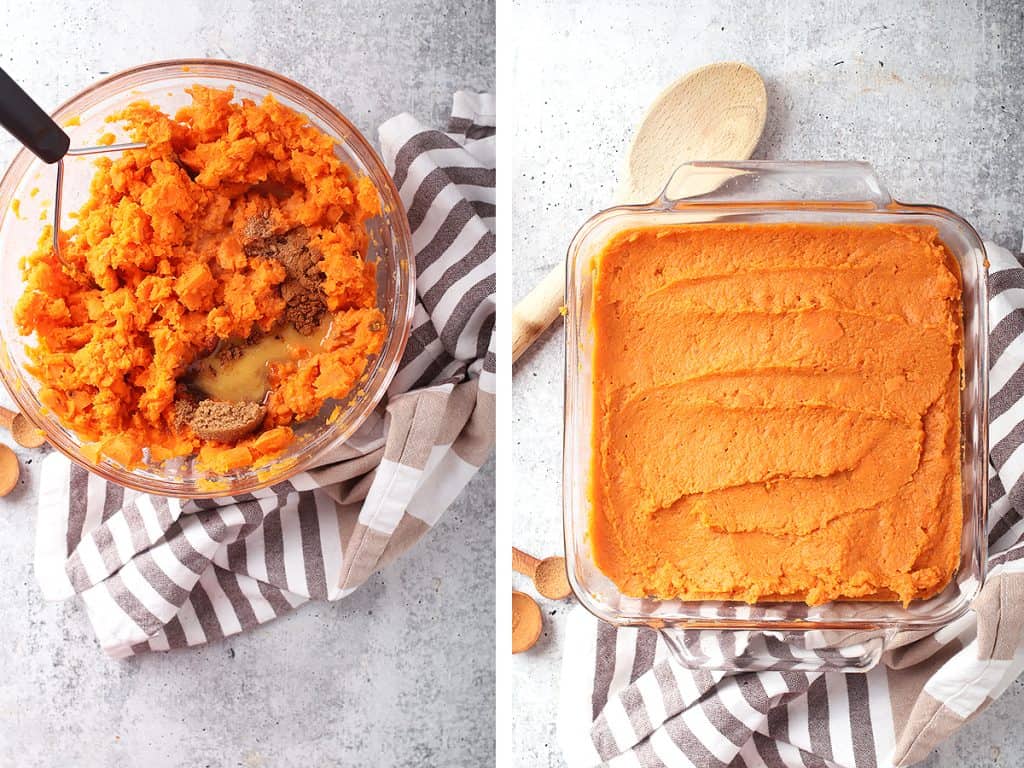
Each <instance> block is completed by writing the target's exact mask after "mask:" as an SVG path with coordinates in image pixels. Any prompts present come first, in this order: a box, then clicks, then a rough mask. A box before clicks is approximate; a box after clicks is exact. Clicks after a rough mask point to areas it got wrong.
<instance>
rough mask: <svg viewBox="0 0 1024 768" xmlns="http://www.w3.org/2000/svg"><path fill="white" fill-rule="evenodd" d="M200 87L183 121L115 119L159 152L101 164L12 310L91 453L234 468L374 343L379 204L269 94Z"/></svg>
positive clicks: (131, 462)
mask: <svg viewBox="0 0 1024 768" xmlns="http://www.w3.org/2000/svg"><path fill="white" fill-rule="evenodd" d="M189 93H190V95H191V97H192V103H191V104H190V105H189V106H186V107H184V108H182V109H181V110H179V111H178V112H177V114H175V115H173V116H170V115H167V114H164V113H163V112H161V111H160V109H158V108H157V107H156V106H154V105H152V104H149V103H147V102H141V101H140V102H136V103H134V104H132V105H130V106H129V107H128V108H127V109H126V110H124V111H123V112H121V113H118V114H116V115H112V116H111V117H110V118H108V120H110V121H111V122H121V123H123V125H124V127H125V129H126V130H127V132H128V133H129V134H130V135H131V137H132V139H133V140H135V141H139V142H145V144H146V147H145V148H144V149H139V150H134V151H130V152H125V153H124V154H123V155H121V156H119V157H117V158H116V159H113V160H112V159H110V158H104V159H101V160H99V161H97V163H96V172H95V175H94V177H93V179H92V184H91V186H90V197H89V199H88V200H87V201H86V203H85V204H84V205H83V206H82V207H81V209H80V210H78V211H77V213H75V214H73V218H74V220H75V223H74V225H73V226H72V227H71V228H70V229H69V230H67V231H62V232H61V233H60V243H61V255H62V260H61V259H58V258H57V256H56V254H55V253H54V251H53V249H52V247H51V246H50V237H51V235H50V232H49V230H48V229H47V231H44V232H43V233H42V236H41V237H40V240H39V245H38V246H37V248H36V250H35V252H33V253H32V254H30V255H28V256H27V257H26V258H25V259H24V260H23V262H22V269H23V274H24V278H25V285H26V287H25V291H24V294H23V295H22V297H21V299H20V300H19V302H18V304H17V306H16V308H15V319H16V322H17V324H18V328H19V330H20V332H21V333H22V334H24V335H32V334H35V340H34V345H33V346H30V347H29V349H28V356H29V363H28V364H27V369H28V372H29V373H30V374H32V375H33V376H34V377H35V378H36V379H38V381H39V383H40V392H39V397H40V400H41V401H42V402H43V404H44V405H45V406H47V407H48V408H49V409H51V410H52V411H53V413H54V414H55V415H56V416H57V417H58V418H59V419H60V421H61V422H62V423H63V424H64V425H65V426H66V427H68V428H69V429H71V430H73V431H74V432H75V433H76V434H77V435H78V437H79V438H80V439H81V440H82V441H83V453H85V455H86V456H87V457H88V458H90V459H92V460H94V461H95V460H99V459H100V457H102V456H106V457H109V458H110V459H113V460H114V461H116V462H119V463H121V464H122V465H124V466H126V467H129V468H131V467H134V466H137V465H138V464H140V463H141V462H142V461H143V459H144V457H145V454H146V453H148V459H149V460H150V461H157V462H159V461H163V460H166V459H170V458H173V457H179V456H190V455H198V464H199V466H200V467H201V468H205V469H208V470H210V471H214V472H221V473H223V472H228V471H231V470H234V469H239V468H243V467H248V466H251V465H253V464H254V463H255V462H257V461H259V460H261V459H265V458H268V457H272V456H274V455H276V454H279V453H280V452H282V451H283V450H284V449H286V448H287V447H288V445H289V444H291V442H292V441H293V440H294V434H293V432H292V426H293V425H294V424H295V423H298V422H302V421H306V420H309V419H310V418H312V417H313V416H315V415H316V414H317V413H318V412H319V411H320V409H321V408H322V407H323V405H324V404H325V402H327V401H328V400H331V399H338V398H342V397H345V396H346V395H347V394H348V393H349V392H350V390H351V389H352V388H353V386H354V385H355V384H356V382H358V381H359V379H360V377H362V376H363V374H364V372H365V370H366V367H367V365H368V362H369V360H370V359H371V358H372V356H374V355H376V354H378V353H379V352H380V350H381V348H382V346H383V344H384V340H385V336H386V325H385V320H384V316H383V314H382V312H381V311H380V309H379V308H378V307H377V302H376V296H377V287H376V271H375V268H374V265H373V264H372V263H368V262H367V261H366V259H365V256H366V251H367V246H368V234H367V230H366V221H367V220H368V219H369V218H371V217H373V216H376V215H377V214H379V212H380V203H379V198H378V195H377V191H376V190H375V189H374V187H373V185H372V183H371V182H370V180H369V179H367V178H365V177H361V176H356V175H355V174H354V173H353V172H352V171H351V170H350V169H349V168H348V167H346V166H345V165H344V164H343V163H342V162H341V161H340V160H339V159H338V158H337V156H336V155H335V152H334V146H335V145H334V139H332V138H331V137H330V136H328V135H326V134H325V133H323V132H321V131H320V130H318V129H316V128H315V127H313V126H311V125H309V123H308V121H307V119H306V118H305V117H304V116H302V115H300V114H298V113H296V112H294V111H293V110H291V109H289V108H288V107H285V106H284V105H282V104H280V103H279V102H277V101H276V100H275V99H274V98H273V96H269V95H268V96H267V97H266V98H264V99H263V101H262V102H260V103H256V102H253V101H251V100H247V99H242V100H237V101H236V100H235V99H234V92H233V90H232V89H227V90H216V89H209V88H205V87H202V86H198V85H196V86H193V87H192V88H191V89H189Z"/></svg>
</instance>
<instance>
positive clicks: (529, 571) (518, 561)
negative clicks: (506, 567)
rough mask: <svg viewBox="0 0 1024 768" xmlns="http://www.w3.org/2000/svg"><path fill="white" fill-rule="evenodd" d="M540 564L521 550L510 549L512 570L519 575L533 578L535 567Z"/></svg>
mask: <svg viewBox="0 0 1024 768" xmlns="http://www.w3.org/2000/svg"><path fill="white" fill-rule="evenodd" d="M539 564H540V560H538V559H537V558H536V557H534V556H533V555H528V554H526V553H525V552H523V550H521V549H516V548H515V547H512V570H514V571H515V572H516V573H521V574H523V576H529V577H530V578H531V579H532V578H533V574H534V573H536V572H537V566H538V565H539Z"/></svg>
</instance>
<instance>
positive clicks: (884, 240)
mask: <svg viewBox="0 0 1024 768" xmlns="http://www.w3.org/2000/svg"><path fill="white" fill-rule="evenodd" d="M592 306H593V334H594V359H593V370H594V374H593V375H594V381H593V395H594V412H593V417H594V431H593V455H592V467H591V480H592V482H591V488H590V495H591V499H592V504H593V506H592V519H591V529H590V536H591V543H592V547H593V553H594V557H595V559H596V562H597V565H598V566H599V567H600V568H601V569H602V571H604V572H605V573H606V574H607V575H608V576H609V577H610V578H611V579H612V580H613V581H614V582H615V583H616V584H617V585H618V586H619V588H620V589H621V590H622V591H623V592H624V593H626V594H629V595H633V596H655V597H661V598H675V597H680V598H683V599H690V600H697V599H724V600H743V601H748V602H757V601H760V600H777V599H788V600H794V599H795V600H803V601H806V602H807V603H809V604H817V603H822V602H826V601H829V600H838V599H868V598H873V599H883V600H900V601H902V602H904V603H907V602H909V601H910V600H913V599H915V598H924V597H928V596H930V595H932V594H934V593H936V592H938V591H940V590H941V589H942V588H943V587H944V586H945V585H946V584H947V583H948V582H949V579H950V577H951V575H952V574H953V572H954V570H955V569H956V567H957V564H958V562H959V554H960V536H961V523H962V508H961V496H960V418H959V415H960V410H959V409H960V371H961V346H962V327H961V320H960V318H961V309H960V283H959V279H958V272H957V268H956V266H955V263H954V262H953V259H952V256H951V255H950V253H949V252H948V251H947V249H946V247H945V246H944V245H943V243H942V241H941V240H940V239H939V237H938V234H937V233H936V231H935V230H934V229H932V228H926V227H914V226H872V227H861V226H824V225H796V224H786V225H783V224H774V225H759V224H758V225H755V224H705V225H688V226H680V227H670V228H645V229H636V230H632V231H628V232H625V233H622V234H620V235H618V236H616V238H615V239H613V240H612V241H611V242H610V243H608V244H607V245H606V247H605V248H604V250H603V251H602V252H601V254H600V255H599V257H598V260H597V266H596V277H595V284H594V298H593V305H592Z"/></svg>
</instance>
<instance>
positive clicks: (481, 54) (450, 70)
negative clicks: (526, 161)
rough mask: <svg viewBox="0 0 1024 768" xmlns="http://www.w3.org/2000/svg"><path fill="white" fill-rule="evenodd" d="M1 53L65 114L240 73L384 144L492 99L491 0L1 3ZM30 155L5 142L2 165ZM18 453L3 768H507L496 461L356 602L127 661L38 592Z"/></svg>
mask: <svg viewBox="0 0 1024 768" xmlns="http://www.w3.org/2000/svg"><path fill="white" fill-rule="evenodd" d="M0 39H2V41H3V44H2V46H0V66H3V68H4V69H5V70H7V72H8V73H9V74H10V75H11V76H12V77H14V78H15V79H17V80H19V81H20V82H21V83H22V85H23V86H24V87H25V88H26V89H27V90H28V91H29V92H30V93H31V94H33V96H34V97H35V98H36V99H37V100H38V101H39V102H40V103H41V104H42V105H43V106H44V107H47V108H53V107H55V106H56V105H57V104H58V103H60V102H61V101H63V100H64V99H66V98H68V97H69V96H71V95H73V94H74V93H76V92H77V91H79V90H81V89H82V88H83V87H84V86H85V85H87V84H88V83H89V82H91V81H93V80H96V79H97V78H99V77H101V76H102V75H104V74H107V73H111V72H116V71H118V70H120V69H124V68H126V67H129V66H133V65H136V64H141V63H144V62H147V61H152V60H156V59H166V58H177V57H183V56H209V57H217V58H230V59H236V60H239V61H245V62H248V63H251V64H256V65H259V66H263V67H267V68H269V69H273V70H276V71H278V72H281V73H283V74H285V75H288V76H289V77H292V78H294V79H296V80H298V81H299V82H301V83H304V84H306V85H308V86H309V87H311V88H312V89H313V90H315V91H317V92H319V93H320V94H321V95H323V96H324V97H326V98H327V99H328V100H329V101H331V102H332V103H334V104H335V105H337V106H338V107H339V108H340V109H341V110H342V111H343V112H345V113H346V114H347V115H348V116H349V117H350V118H351V119H352V120H353V121H354V122H355V123H356V125H357V126H358V127H359V128H360V130H362V131H363V133H364V134H366V135H367V136H368V137H369V138H371V141H372V142H373V143H374V144H376V131H377V126H378V125H379V124H380V122H382V121H383V120H385V119H387V118H388V117H390V116H392V115H393V114H396V113H397V112H400V111H409V112H411V113H413V114H414V115H417V116H418V117H420V119H421V120H424V121H425V122H430V123H433V124H437V125H441V124H443V122H444V121H445V120H446V118H447V115H448V109H449V106H450V99H451V94H452V93H453V92H454V91H455V90H457V89H458V88H472V89H477V90H490V89H493V88H494V5H493V3H492V2H482V3H471V4H465V3H460V2H449V1H447V0H391V1H390V2H369V1H367V2H331V1H330V0H324V1H322V2H309V1H307V2H283V1H282V2H245V1H242V0H238V1H232V2H212V1H210V2H207V1H205V0H175V1H174V2H145V3H143V2H133V1H131V0H123V1H122V2H109V1H105V2H63V3H54V2H50V3H15V2H13V0H3V1H2V2H0ZM0 133H2V132H0ZM15 149H16V146H15V144H14V142H13V141H12V140H11V139H10V137H9V136H8V135H7V134H6V133H2V137H0V164H2V165H4V166H6V163H7V162H8V160H9V159H10V158H11V157H12V156H13V154H14V152H15ZM0 399H2V400H3V401H4V402H5V403H7V404H9V403H10V401H9V400H8V399H7V397H6V393H3V396H2V398H0ZM0 440H3V441H4V442H8V443H10V440H9V439H8V437H7V436H6V435H5V434H3V435H0ZM19 455H20V458H21V461H22V477H23V480H22V483H21V485H20V486H19V487H18V488H17V489H16V490H15V491H14V492H13V493H12V494H11V495H9V496H8V497H6V498H5V499H3V500H2V501H0V638H2V639H0V766H2V767H3V768H35V767H36V766H39V767H42V766H47V767H48V766H54V767H60V768H66V767H67V766H75V767H76V768H78V767H82V768H93V767H94V766H96V767H100V768H120V767H121V766H124V767H125V768H128V767H131V768H135V767H136V766H145V767H146V768H198V767H200V766H214V767H215V768H222V767H224V766H245V767H246V768H261V767H266V768H277V767H278V766H285V767H291V766H296V767H297V766H303V767H304V768H305V767H306V766H328V765H331V766H334V765H360V766H430V767H432V766H483V765H491V764H493V761H494V757H493V756H494V735H493V733H494V714H493V713H494V682H493V681H494V639H493V637H494V634H493V633H494V630H493V627H494V589H493V581H494V577H493V574H494V490H493V489H494V466H493V463H491V464H488V465H487V466H486V467H485V468H484V470H483V471H482V472H480V474H479V475H478V476H477V477H476V478H475V479H474V481H473V482H472V483H471V484H470V486H469V487H468V488H467V489H466V491H465V492H464V493H463V494H462V496H461V497H460V498H459V500H458V501H457V502H456V503H455V504H454V505H453V507H452V508H451V509H449V510H448V512H447V513H446V514H445V517H444V518H443V520H442V522H441V523H440V524H439V525H438V526H437V527H436V528H435V529H434V530H433V531H431V532H430V533H429V534H428V535H427V537H426V539H425V540H424V541H423V542H421V543H420V545H419V546H418V547H417V548H416V549H415V550H413V551H412V552H410V553H409V554H408V555H407V556H406V557H405V558H403V559H402V560H401V561H399V562H398V563H396V564H395V565H393V566H392V567H391V568H389V569H387V570H386V571H384V572H382V573H380V574H378V575H377V576H376V577H375V578H374V579H373V580H372V581H371V582H370V583H368V584H366V585H365V586H364V587H363V588H361V589H360V590H358V591H357V592H356V593H355V594H353V595H352V596H351V597H349V598H348V599H346V600H344V601H342V602H340V603H337V604H316V605H307V606H305V607H303V608H301V609H300V610H299V611H298V612H297V613H295V614H293V615H291V616H289V617H286V618H284V619H281V620H278V621H276V622H273V623H271V624H269V625H267V626H265V627H263V628H261V629H259V630H257V631H255V632H252V633H250V634H245V635H241V636H238V637H235V638H233V639H230V640H228V641H225V642H219V643H215V644H213V645H210V646H207V647H204V648H201V649H199V650H194V651H182V652H175V653H171V654H161V655H150V656H144V657H141V658H135V659H132V660H129V661H112V660H110V659H107V658H106V657H105V656H104V655H103V654H102V653H101V652H100V651H99V649H98V647H97V645H96V643H95V641H94V639H93V636H92V633H91V629H90V627H89V625H88V620H87V618H86V616H85V612H84V609H83V608H82V607H81V605H80V603H78V602H68V603H59V604H47V603H44V602H43V601H42V599H41V597H40V595H39V591H38V589H37V588H36V585H35V581H34V577H33V575H32V546H33V518H34V510H35V505H36V494H37V488H38V482H39V477H38V473H37V472H36V468H37V467H38V462H39V458H40V454H39V453H31V452H25V451H20V452H19ZM453 660H457V663H453Z"/></svg>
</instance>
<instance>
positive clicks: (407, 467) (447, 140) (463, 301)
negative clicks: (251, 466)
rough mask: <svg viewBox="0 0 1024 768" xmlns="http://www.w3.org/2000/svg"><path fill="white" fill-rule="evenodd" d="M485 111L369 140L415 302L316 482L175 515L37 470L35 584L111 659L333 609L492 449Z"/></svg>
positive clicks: (180, 507) (51, 469) (466, 98)
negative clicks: (80, 621) (364, 402)
mask: <svg viewBox="0 0 1024 768" xmlns="http://www.w3.org/2000/svg"><path fill="white" fill-rule="evenodd" d="M494 114H495V109H494V97H493V96H491V95H488V94H476V93H465V92H460V93H457V94H456V95H455V98H454V108H453V111H452V117H451V122H450V124H449V129H448V132H447V133H443V132H441V131H437V130H430V129H428V128H425V127H424V126H422V125H421V124H420V123H418V122H417V121H416V120H415V119H414V118H413V117H411V116H410V115H405V114H403V115H399V116H397V117H395V118H393V119H391V120H389V121H388V122H386V123H385V124H384V125H382V126H381V127H380V142H381V148H382V154H383V157H384V161H385V163H386V164H387V165H388V168H389V169H391V170H392V173H393V176H394V179H395V183H396V186H397V187H398V189H399V192H400V194H401V197H402V201H403V203H404V204H405V206H406V209H407V210H408V214H409V220H410V224H411V229H412V235H413V242H414V246H415V251H416V271H417V280H416V295H417V303H416V309H415V317H414V320H413V329H412V335H411V337H410V339H409V343H408V346H407V347H406V350H405V355H404V357H403V359H402V363H401V367H400V369H399V371H398V373H397V374H396V376H395V378H394V380H393V381H392V384H391V386H390V388H389V390H388V395H387V397H386V399H385V402H384V403H383V404H382V406H381V407H380V408H379V409H378V411H377V412H376V413H374V414H373V415H372V416H371V418H370V419H368V420H367V421H366V422H365V423H364V424H363V426H362V427H361V428H360V429H359V431H358V432H357V433H356V434H355V436H354V437H353V438H352V439H351V440H349V441H348V442H347V443H346V444H345V445H343V446H341V447H340V448H339V449H338V450H337V451H335V452H334V453H333V455H331V456H329V457H328V458H327V459H326V460H325V461H324V463H323V464H322V465H321V466H318V467H316V468H315V469H312V470H310V471H308V472H304V473H301V474H299V475H296V476H295V477H293V478H291V480H289V481H287V482H283V483H279V484H278V485H275V486H273V487H271V488H267V489H265V490H263V491H259V492H255V493H251V494H246V495H244V496H239V497H229V498H226V499H218V500H216V501H210V500H206V501H187V502H182V501H178V500H175V499H166V498H160V497H156V496H149V495H146V494H141V493H137V492H133V491H130V490H126V489H125V488H122V487H120V486H118V485H115V484H113V483H107V482H105V481H104V480H103V479H101V478H100V477H98V476H96V475H93V474H91V473H89V472H86V471H85V470H84V469H82V468H81V467H79V466H78V465H76V464H71V463H70V462H69V461H68V460H67V459H65V458H64V457H63V456H62V455H60V454H57V453H53V454H51V455H49V456H48V457H47V458H46V459H45V460H44V462H43V472H42V481H41V482H42V492H41V495H40V502H39V518H38V522H37V534H36V555H35V570H36V577H37V579H38V581H39V584H40V586H41V588H42V591H43V594H44V595H45V596H46V597H47V598H49V599H56V600H60V599H67V598H69V597H72V596H73V595H76V594H79V595H81V596H82V599H83V601H84V602H85V605H86V608H87V610H88V614H89V618H90V620H91V621H92V624H93V627H94V629H95V631H96V635H97V637H98V638H99V641H100V645H101V646H102V647H103V649H104V650H105V651H106V652H107V653H109V654H111V655H112V656H128V655H131V654H134V653H139V652H142V651H147V650H166V649H169V648H177V647H182V646H190V645H198V644H200V643H204V642H207V641H210V640H215V639H218V638H222V637H225V636H228V635H232V634H235V633H237V632H241V631H243V630H246V629H249V628H252V627H254V626H256V625H258V624H262V623H263V622H266V621H269V620H270V619H273V618H275V617H277V616H279V615H281V614H282V613H285V612H287V611H290V610H291V609H293V608H295V607H297V606H299V605H301V604H302V603H304V602H306V601H308V600H338V599H340V598H342V597H344V596H345V595H347V594H349V593H350V592H352V591H353V590H355V589H356V588H357V587H358V586H359V585H360V584H362V583H363V582H364V581H366V580H367V578H368V577H369V576H370V575H371V574H372V573H373V572H374V571H375V570H378V569H380V568H381V567H383V566H385V565H386V564H387V563H388V562H390V561H392V560H393V559H394V558H395V557H397V556H398V555H400V554H401V553H402V552H404V551H405V550H407V549H408V548H409V547H410V546H412V545H413V544H414V543H415V542H416V541H417V540H418V539H419V538H420V537H421V536H422V535H423V534H424V533H425V532H426V531H427V530H428V529H429V528H430V527H431V526H433V525H434V524H435V523H436V522H437V521H438V519H439V518H440V516H441V513H442V512H443V511H444V510H445V508H446V507H447V506H448V505H449V504H450V503H451V502H452V501H453V500H454V499H455V497H456V496H457V495H458V494H459V492H460V491H461V490H462V488H463V487H464V486H465V484H466V483H467V482H468V481H469V479H470V478H471V477H472V476H473V474H474V473H475V472H476V471H477V469H478V468H479V467H480V466H481V465H482V464H483V463H484V462H485V461H486V460H487V458H488V456H489V455H490V454H491V452H492V450H493V446H494V394H495V379H494V373H495V357H494V347H493V336H494V333H493V331H494V313H495V235H494V203H495V190H494V176H495V171H494V166H495V135H494V134H495V127H494V126H495V122H494Z"/></svg>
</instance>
